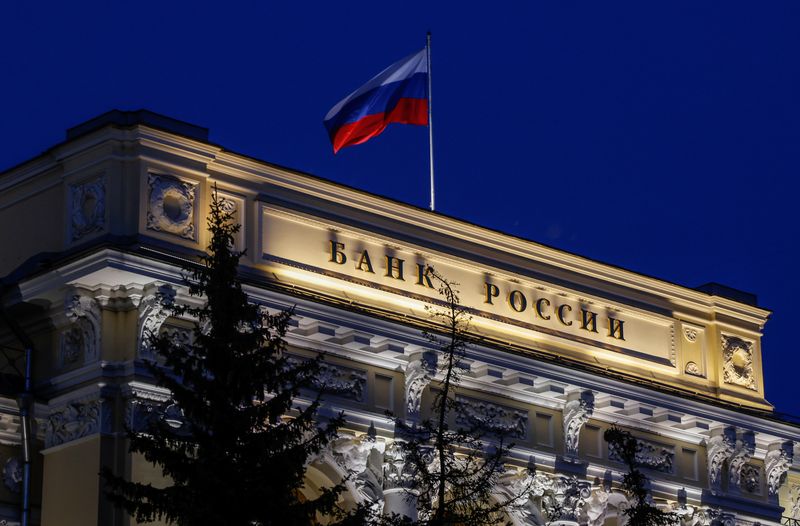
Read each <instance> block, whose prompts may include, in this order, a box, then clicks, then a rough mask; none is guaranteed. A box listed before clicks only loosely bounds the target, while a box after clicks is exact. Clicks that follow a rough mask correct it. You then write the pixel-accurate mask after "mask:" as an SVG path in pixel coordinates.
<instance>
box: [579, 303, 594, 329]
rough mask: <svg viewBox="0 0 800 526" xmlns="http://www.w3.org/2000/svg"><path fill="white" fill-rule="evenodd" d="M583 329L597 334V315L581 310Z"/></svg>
mask: <svg viewBox="0 0 800 526" xmlns="http://www.w3.org/2000/svg"><path fill="white" fill-rule="evenodd" d="M581 329H583V330H585V331H591V332H597V314H596V313H594V312H592V311H590V310H586V309H581Z"/></svg>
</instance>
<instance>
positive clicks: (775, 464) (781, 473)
mask: <svg viewBox="0 0 800 526" xmlns="http://www.w3.org/2000/svg"><path fill="white" fill-rule="evenodd" d="M793 458H794V443H792V442H783V443H776V444H770V445H769V449H768V450H767V454H766V456H765V457H764V472H765V473H766V476H767V491H768V493H769V495H770V496H776V495H777V494H778V490H780V488H781V485H782V484H783V482H784V481H785V480H786V473H787V472H788V471H789V468H790V467H791V466H792V459H793Z"/></svg>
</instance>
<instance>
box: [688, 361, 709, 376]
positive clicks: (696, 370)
mask: <svg viewBox="0 0 800 526" xmlns="http://www.w3.org/2000/svg"><path fill="white" fill-rule="evenodd" d="M686 374H690V375H692V376H700V377H705V375H704V374H703V373H702V372H700V367H698V366H697V364H696V363H695V362H687V363H686Z"/></svg>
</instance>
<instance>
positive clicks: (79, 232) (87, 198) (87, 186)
mask: <svg viewBox="0 0 800 526" xmlns="http://www.w3.org/2000/svg"><path fill="white" fill-rule="evenodd" d="M69 192H70V241H77V240H79V239H81V238H82V237H84V236H87V235H89V234H91V233H93V232H100V231H102V230H103V229H105V223H106V181H105V178H104V177H98V178H97V179H94V180H92V181H88V182H85V183H82V184H77V185H72V186H70V189H69Z"/></svg>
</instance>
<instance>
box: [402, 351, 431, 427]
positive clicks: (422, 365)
mask: <svg viewBox="0 0 800 526" xmlns="http://www.w3.org/2000/svg"><path fill="white" fill-rule="evenodd" d="M437 359H438V358H437V356H436V353H434V352H422V353H418V354H416V355H414V356H413V357H412V359H411V361H410V362H408V365H407V366H406V382H405V383H406V414H407V415H409V416H412V415H417V414H419V408H420V404H421V403H422V392H423V391H424V390H425V387H426V386H427V385H428V384H429V383H430V381H431V379H432V378H433V377H434V375H435V374H436V367H437Z"/></svg>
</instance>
